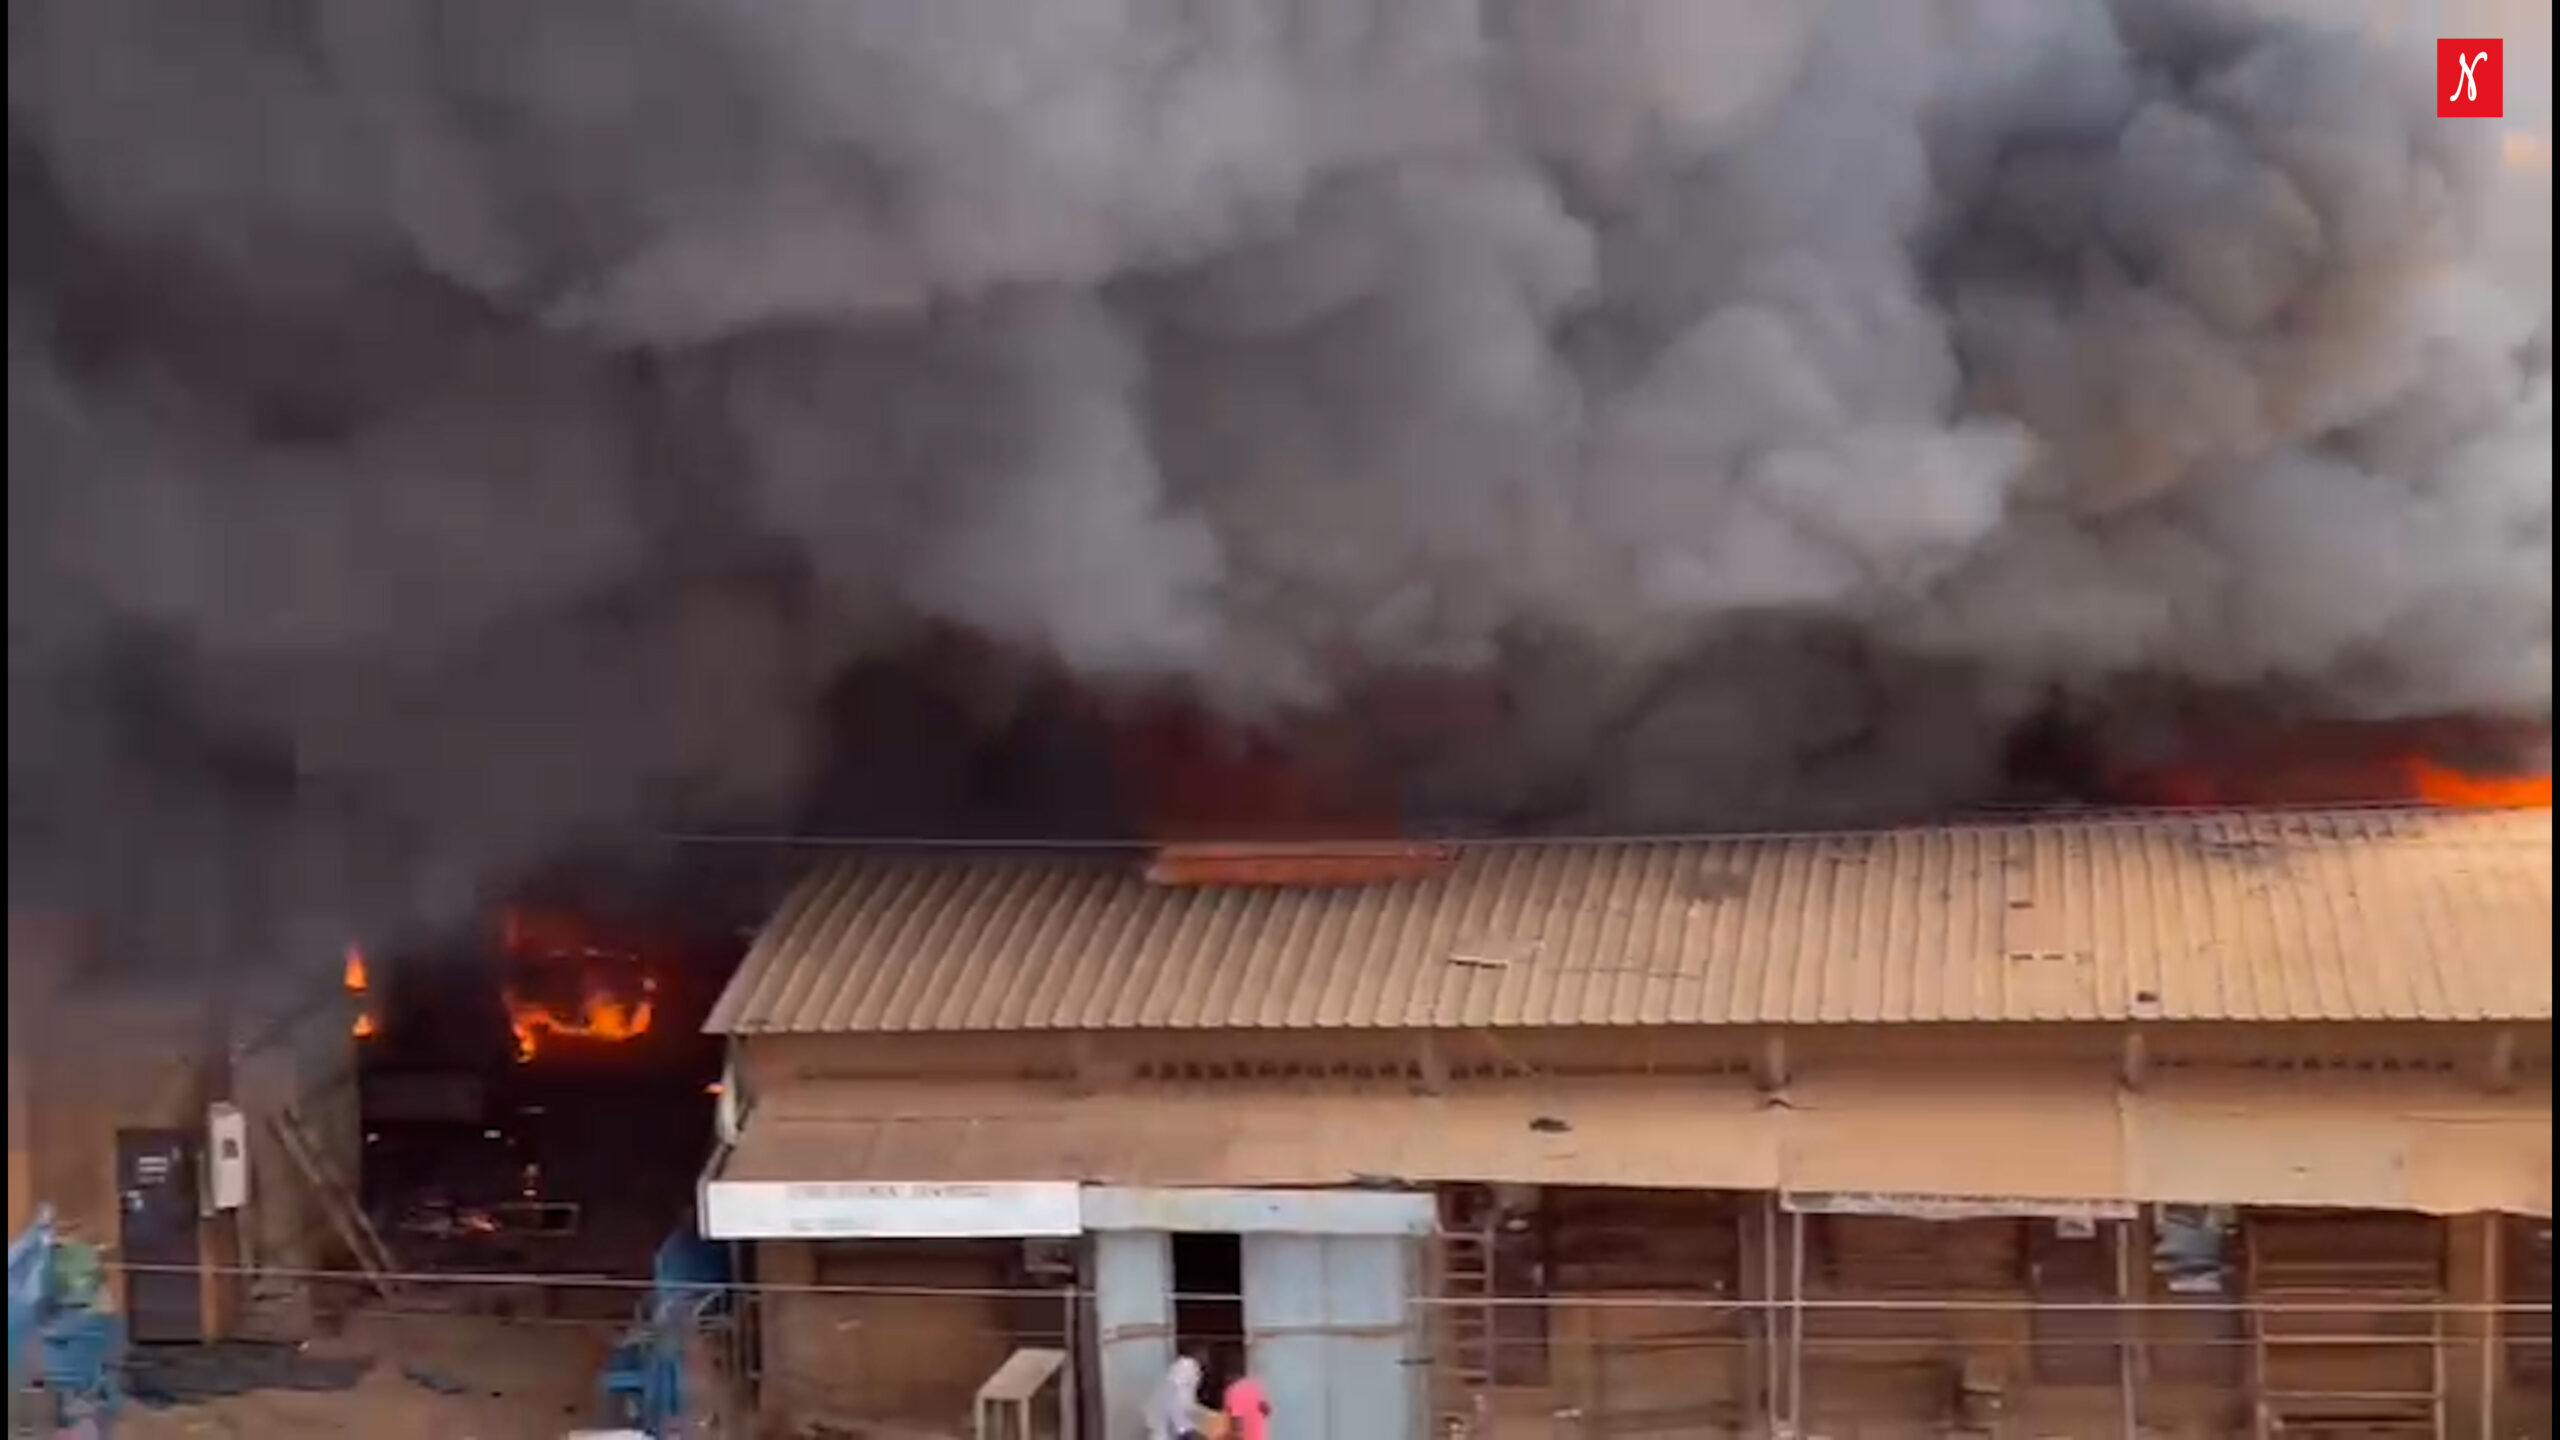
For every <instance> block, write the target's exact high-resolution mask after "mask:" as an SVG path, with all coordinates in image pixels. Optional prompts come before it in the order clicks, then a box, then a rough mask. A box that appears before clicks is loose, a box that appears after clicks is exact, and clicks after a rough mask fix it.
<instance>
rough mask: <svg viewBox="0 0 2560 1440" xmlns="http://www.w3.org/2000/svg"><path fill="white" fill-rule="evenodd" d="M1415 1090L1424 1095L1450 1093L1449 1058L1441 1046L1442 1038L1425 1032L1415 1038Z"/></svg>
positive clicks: (1430, 1032) (1427, 1031)
mask: <svg viewBox="0 0 2560 1440" xmlns="http://www.w3.org/2000/svg"><path fill="white" fill-rule="evenodd" d="M1414 1068H1415V1073H1416V1075H1417V1077H1418V1078H1417V1079H1416V1080H1415V1082H1414V1087H1413V1088H1414V1089H1415V1090H1416V1091H1418V1092H1420V1093H1422V1094H1424V1095H1445V1094H1447V1093H1449V1056H1448V1052H1447V1051H1445V1050H1443V1049H1442V1048H1441V1046H1440V1037H1439V1036H1438V1035H1437V1034H1435V1033H1433V1032H1432V1031H1429V1030H1425V1031H1423V1032H1422V1033H1421V1034H1420V1035H1418V1036H1416V1037H1414Z"/></svg>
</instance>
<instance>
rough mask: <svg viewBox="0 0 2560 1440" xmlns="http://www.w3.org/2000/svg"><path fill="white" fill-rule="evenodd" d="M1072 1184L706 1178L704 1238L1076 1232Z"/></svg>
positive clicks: (1079, 1217)
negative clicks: (796, 1182) (793, 1181)
mask: <svg viewBox="0 0 2560 1440" xmlns="http://www.w3.org/2000/svg"><path fill="white" fill-rule="evenodd" d="M1077 1190H1078V1187H1077V1186H1076V1185H1075V1184H1074V1183H1072V1182H1065V1181H1059V1182H1051V1181H1028V1182H1022V1183H1006V1184H989V1185H938V1184H931V1183H924V1182H912V1183H869V1182H865V1183H831V1184H790V1183H785V1182H782V1181H777V1180H712V1181H708V1182H705V1183H704V1185H703V1187H702V1234H703V1237H704V1238H705V1239H710V1240H974V1239H1009V1238H1031V1237H1038V1236H1061V1235H1075V1234H1080V1233H1082V1231H1083V1229H1084V1212H1083V1207H1082V1206H1081V1205H1080V1204H1079V1202H1078V1198H1077Z"/></svg>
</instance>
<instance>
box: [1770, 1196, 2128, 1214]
mask: <svg viewBox="0 0 2560 1440" xmlns="http://www.w3.org/2000/svg"><path fill="white" fill-rule="evenodd" d="M1778 1203H1779V1205H1780V1207H1781V1208H1783V1209H1785V1210H1786V1211H1787V1212H1789V1213H1790V1214H1795V1215H1880V1216H1890V1217H1893V1218H1895V1219H1901V1220H2130V1219H2132V1218H2133V1216H2134V1207H2133V1205H2132V1203H2131V1202H2130V1201H2124V1200H2047V1199H2039V1198H2036V1197H2033V1196H2026V1195H1905V1194H1897V1193H1893V1192H1888V1191H1878V1190H1832V1191H1818V1192H1816V1191H1802V1192H1800V1191H1789V1192H1787V1193H1786V1194H1784V1195H1782V1196H1780V1197H1779V1200H1778Z"/></svg>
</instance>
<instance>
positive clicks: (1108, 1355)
mask: <svg viewBox="0 0 2560 1440" xmlns="http://www.w3.org/2000/svg"><path fill="white" fill-rule="evenodd" d="M1093 1331H1094V1336H1095V1339H1096V1340H1097V1342H1098V1344H1097V1347H1096V1349H1097V1352H1098V1353H1097V1355H1096V1359H1095V1368H1096V1369H1097V1370H1098V1371H1100V1375H1099V1377H1098V1379H1099V1381H1100V1383H1099V1384H1098V1385H1097V1386H1096V1387H1095V1388H1096V1389H1098V1390H1099V1391H1100V1392H1101V1395H1102V1434H1103V1436H1104V1437H1106V1440H1135V1437H1137V1436H1140V1435H1144V1434H1145V1433H1147V1432H1146V1404H1147V1395H1148V1393H1149V1392H1150V1391H1152V1390H1154V1389H1155V1387H1156V1383H1157V1382H1158V1381H1160V1380H1162V1379H1164V1373H1165V1372H1166V1371H1167V1370H1170V1369H1172V1368H1173V1245H1172V1242H1171V1239H1170V1237H1168V1236H1166V1235H1165V1234H1164V1233H1163V1232H1161V1231H1146V1230H1122V1231H1114V1232H1111V1233H1108V1234H1100V1235H1096V1236H1094V1237H1093Z"/></svg>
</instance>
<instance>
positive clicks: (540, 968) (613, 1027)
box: [499, 906, 658, 1064]
mask: <svg viewBox="0 0 2560 1440" xmlns="http://www.w3.org/2000/svg"><path fill="white" fill-rule="evenodd" d="M499 944H500V947H501V948H502V949H503V950H504V951H505V953H506V955H507V957H508V960H509V961H510V964H511V967H512V970H511V974H510V977H509V979H508V981H507V982H506V983H505V984H504V985H502V986H501V987H500V992H499V998H500V999H501V1001H503V1002H504V1004H505V1006H506V1011H507V1028H508V1029H510V1030H512V1031H513V1032H514V1033H515V1040H516V1060H517V1062H518V1063H520V1064H521V1063H526V1062H530V1061H531V1060H532V1059H533V1058H534V1057H535V1056H536V1055H539V1054H541V1053H542V1050H543V1047H544V1044H545V1042H546V1041H548V1040H552V1039H571V1040H590V1041H600V1042H604V1043H607V1044H613V1043H619V1042H621V1041H625V1040H633V1039H637V1038H638V1037H640V1036H642V1035H645V1034H647V1033H649V1027H650V1025H651V1024H652V1023H653V1022H654V1021H655V1020H656V1019H657V1008H658V982H657V980H656V979H655V978H654V977H653V976H651V975H650V974H649V971H648V967H647V965H646V964H645V963H644V961H643V959H642V957H641V953H640V949H641V947H640V946H639V945H638V944H636V943H629V944H626V943H622V942H620V941H617V940H614V939H612V938H610V937H608V936H606V935H604V934H602V933H600V932H599V931H598V930H597V929H596V928H595V927H594V926H593V925H591V924H590V922H589V921H588V920H587V919H586V918H585V917H583V916H580V915H577V914H574V913H571V912H567V911H560V910H546V909H532V908H527V907H521V906H510V907H508V909H507V910H506V911H505V912H504V913H503V914H502V915H500V917H499ZM561 980H567V981H570V982H572V984H573V986H574V994H564V993H562V992H563V991H564V990H566V989H569V988H570V986H562V985H559V984H558V983H557V982H558V981H561Z"/></svg>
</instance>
